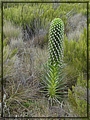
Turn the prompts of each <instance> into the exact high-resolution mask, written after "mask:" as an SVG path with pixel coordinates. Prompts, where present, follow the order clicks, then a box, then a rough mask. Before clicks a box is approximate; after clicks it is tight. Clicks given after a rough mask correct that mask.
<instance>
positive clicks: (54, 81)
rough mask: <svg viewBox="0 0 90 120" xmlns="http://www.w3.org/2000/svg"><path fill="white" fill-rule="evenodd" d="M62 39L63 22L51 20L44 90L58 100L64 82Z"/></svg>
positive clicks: (54, 99)
mask: <svg viewBox="0 0 90 120" xmlns="http://www.w3.org/2000/svg"><path fill="white" fill-rule="evenodd" d="M63 39H64V23H63V21H62V20H61V19H60V18H55V19H54V20H52V22H51V25H50V29H49V43H48V49H49V60H48V63H47V65H46V66H45V70H46V71H45V75H44V77H43V81H44V86H45V87H44V92H46V95H47V96H48V97H49V100H50V103H51V105H52V104H53V101H58V102H59V101H60V100H62V99H63V96H64V95H65V82H64V75H63Z"/></svg>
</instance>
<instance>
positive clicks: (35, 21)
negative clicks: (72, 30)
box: [3, 3, 86, 29]
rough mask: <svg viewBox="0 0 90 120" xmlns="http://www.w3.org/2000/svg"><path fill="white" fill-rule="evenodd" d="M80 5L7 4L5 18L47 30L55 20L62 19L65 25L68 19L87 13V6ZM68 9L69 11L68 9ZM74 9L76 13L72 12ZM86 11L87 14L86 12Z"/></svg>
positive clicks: (4, 11)
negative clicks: (74, 15) (76, 14)
mask: <svg viewBox="0 0 90 120" xmlns="http://www.w3.org/2000/svg"><path fill="white" fill-rule="evenodd" d="M84 4H85V3H82V4H80V5H79V4H78V3H71V4H68V3H58V5H57V4H56V3H48V4H47V3H44V4H43V3H28V4H27V3H25V4H24V3H16V4H15V3H14V4H13V3H5V4H4V7H3V16H4V19H5V20H8V21H11V22H13V23H14V24H18V25H20V26H22V25H26V24H28V25H29V27H31V28H33V27H35V26H34V25H36V26H37V28H44V29H45V28H47V27H48V25H49V23H50V22H51V21H52V20H53V19H54V18H59V17H62V20H63V21H64V24H65V25H66V24H67V19H68V18H69V17H70V16H71V15H72V14H75V13H78V12H80V13H85V15H86V4H85V5H84ZM66 8H67V9H66ZM72 8H73V9H74V10H73V11H74V13H73V12H71V11H72ZM84 11H85V12H84Z"/></svg>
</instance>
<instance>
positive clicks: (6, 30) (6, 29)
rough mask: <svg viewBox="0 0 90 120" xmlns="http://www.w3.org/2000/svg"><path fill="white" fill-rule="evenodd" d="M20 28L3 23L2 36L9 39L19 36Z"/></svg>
mask: <svg viewBox="0 0 90 120" xmlns="http://www.w3.org/2000/svg"><path fill="white" fill-rule="evenodd" d="M21 33H22V32H21V28H20V27H17V26H15V25H13V24H12V23H11V22H7V21H4V25H3V35H4V37H7V38H9V39H11V38H18V37H20V36H21Z"/></svg>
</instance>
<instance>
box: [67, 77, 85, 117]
mask: <svg viewBox="0 0 90 120" xmlns="http://www.w3.org/2000/svg"><path fill="white" fill-rule="evenodd" d="M68 101H69V107H70V111H72V116H73V115H74V116H76V117H87V81H86V80H83V79H82V78H81V77H79V78H78V80H77V83H76V85H75V86H72V91H71V90H70V89H69V90H68Z"/></svg>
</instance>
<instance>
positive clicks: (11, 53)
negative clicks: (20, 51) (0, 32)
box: [0, 39, 17, 78]
mask: <svg viewBox="0 0 90 120" xmlns="http://www.w3.org/2000/svg"><path fill="white" fill-rule="evenodd" d="M7 43H8V39H4V41H3V51H0V64H1V62H2V61H1V60H2V58H1V57H2V56H1V55H2V52H3V77H4V78H6V77H7V76H9V75H11V74H12V72H13V70H14V69H13V66H14V61H15V59H16V53H17V49H16V48H15V49H14V50H11V49H10V47H9V45H7ZM1 45H2V42H1V40H0V46H1ZM0 73H1V69H0ZM0 78H1V75H0Z"/></svg>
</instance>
